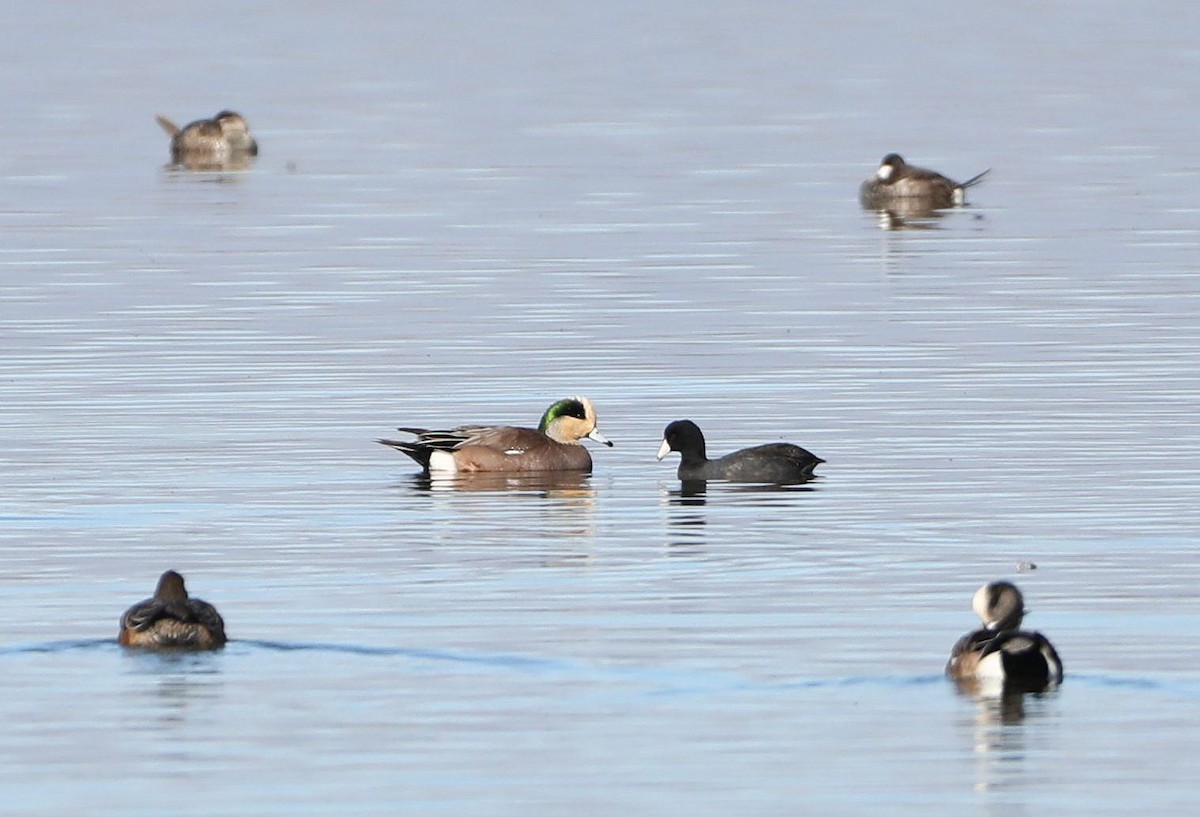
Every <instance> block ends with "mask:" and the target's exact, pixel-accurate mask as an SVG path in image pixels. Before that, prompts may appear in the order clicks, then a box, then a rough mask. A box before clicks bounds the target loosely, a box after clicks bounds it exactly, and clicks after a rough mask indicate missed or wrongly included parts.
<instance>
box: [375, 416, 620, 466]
mask: <svg viewBox="0 0 1200 817" xmlns="http://www.w3.org/2000/svg"><path fill="white" fill-rule="evenodd" d="M399 430H400V431H403V432H406V433H408V434H415V435H416V437H417V439H416V440H413V441H405V440H379V441H378V442H380V443H383V444H384V445H388V446H391V447H392V448H395V449H396V450H397V451H402V452H403V453H405V454H407V455H408V456H410V457H412V458H413V459H414V460H416V462H417V463H419V464H420V465H421V467H422V468H424V469H425V471H426V472H427V473H437V474H450V473H456V472H473V471H584V472H590V471H591V470H592V455H591V454H589V453H588V451H587V449H586V448H584V447H583V445H581V442H582V440H583V439H584V438H585V437H587V438H588V439H592V440H595V441H596V442H598V443H602V444H604V445H607V446H612V443H610V442H609V441H608V440H606V439H605V438H604V435H602V434H601V433H600V432H599V431H598V430H597V429H596V409H595V408H593V407H592V403H591V401H590V400H588V399H587V398H586V397H568V398H566V399H564V400H559V401H558V402H556V403H555V404H554V405H552V406H550V408H548V409H546V413H545V414H543V415H542V420H541V422H540V423H539V424H538V427H537V429H536V430H535V429H532V428H518V427H516V426H483V425H470V426H459V427H458V428H451V429H447V430H444V431H430V430H429V429H425V428H406V427H404V426H401V427H400V429H399Z"/></svg>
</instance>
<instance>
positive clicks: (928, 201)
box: [858, 153, 988, 210]
mask: <svg viewBox="0 0 1200 817" xmlns="http://www.w3.org/2000/svg"><path fill="white" fill-rule="evenodd" d="M987 173H988V171H987V170H985V171H983V173H980V174H978V175H976V176H972V177H971V178H970V179H967V180H966V181H965V182H961V183H960V182H956V181H954V180H953V179H949V178H947V177H945V176H943V175H942V174H941V173H938V172H936V171H933V170H926V169H925V168H923V167H916V166H915V165H910V164H908V163H907V162H905V161H904V159H903V158H902V157H901V156H900V155H899V154H898V153H889V154H888V155H887V156H884V157H883V161H882V162H881V163H880V164H879V169H878V170H877V171H875V175H874V176H872V177H871V178H870V179H867V180H866V181H865V182H863V183H862V187H860V188H859V191H858V198H859V201H861V202H862V206H863V207H866V208H867V209H870V210H885V209H888V208H889V207H892V206H904V207H912V206H919V207H922V208H927V209H929V210H941V209H944V208H946V207H954V206H956V205H961V204H966V200H967V199H966V190H967V188H969V187H974V186H975V185H977V184H979V183H980V182H981V181H983V177H984V176H986V175H987Z"/></svg>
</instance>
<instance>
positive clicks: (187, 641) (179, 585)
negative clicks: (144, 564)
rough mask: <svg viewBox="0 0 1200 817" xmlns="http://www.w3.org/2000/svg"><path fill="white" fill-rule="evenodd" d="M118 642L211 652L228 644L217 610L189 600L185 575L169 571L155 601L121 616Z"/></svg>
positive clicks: (140, 603) (132, 645)
mask: <svg viewBox="0 0 1200 817" xmlns="http://www.w3.org/2000/svg"><path fill="white" fill-rule="evenodd" d="M117 641H118V643H121V644H124V645H126V646H129V647H150V648H164V647H175V648H184V649H194V650H211V649H215V648H217V647H222V646H224V645H225V622H224V621H223V620H222V619H221V616H220V614H219V613H217V608H215V607H213V606H212V605H211V604H209V603H208V602H206V601H202V600H200V599H194V598H190V597H189V596H188V592H187V589H186V588H185V587H184V586H183V576H180V575H179V574H178V573H176V572H175V571H174V570H168V571H167V572H166V573H164V574H162V576H161V577H160V578H159V580H158V587H157V588H156V589H155V591H154V598H150V599H146V600H145V601H140V602H138V603H137V604H135V605H133V606H132V607H130V608H129V609H128V610H126V611H125V615H123V616H121V633H120V635H119V636H117Z"/></svg>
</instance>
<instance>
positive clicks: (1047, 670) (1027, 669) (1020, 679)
mask: <svg viewBox="0 0 1200 817" xmlns="http://www.w3.org/2000/svg"><path fill="white" fill-rule="evenodd" d="M971 609H972V610H974V611H975V614H976V615H978V616H979V618H980V620H981V621H982V622H983V627H982V628H981V629H978V630H975V631H973V632H970V633H967V634H966V635H964V636H963V637H962V638H960V639H959V640H958V642H957V643H956V644H955V645H954V648H953V649H952V650H951V652H950V660H949V661H948V662H947V664H946V674H947V675H949V676H950V677H951V678H953V679H955V680H956V681H960V682H967V683H969V684H974V685H979V686H981V687H983V686H987V687H991V686H994V685H997V684H999V685H1000V687H1001V688H1002V689H1003V690H1004V691H1009V692H1012V691H1020V692H1041V691H1043V690H1045V689H1046V688H1048V687H1050V686H1052V685H1055V684H1060V683H1062V679H1063V668H1062V661H1061V660H1060V659H1059V657H1058V653H1057V652H1056V651H1055V649H1054V646H1053V645H1052V644H1051V643H1050V641H1049V639H1047V638H1046V637H1045V636H1044V635H1042V634H1041V633H1039V632H1030V631H1026V630H1022V629H1021V622H1022V620H1023V619H1024V617H1025V613H1026V610H1025V600H1024V598H1023V597H1022V596H1021V591H1020V590H1018V589H1017V587H1016V585H1014V584H1012V583H1011V582H1003V581H1001V582H991V583H990V584H986V585H984V586H983V587H981V588H979V590H977V591H976V593H975V596H974V598H973V599H972V601H971ZM979 691H984V689H982V688H981V689H980V690H979Z"/></svg>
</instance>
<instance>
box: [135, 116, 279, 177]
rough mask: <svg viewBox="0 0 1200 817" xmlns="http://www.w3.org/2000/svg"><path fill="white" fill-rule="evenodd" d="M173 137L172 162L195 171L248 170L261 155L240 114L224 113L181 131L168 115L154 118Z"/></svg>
mask: <svg viewBox="0 0 1200 817" xmlns="http://www.w3.org/2000/svg"><path fill="white" fill-rule="evenodd" d="M154 119H155V121H156V122H158V124H159V126H160V127H161V128H162V129H163V130H164V131H166V132H167V135H168V136H170V137H171V161H172V162H174V163H175V164H177V165H183V166H184V167H187V168H189V169H192V170H207V169H238V168H244V167H247V166H248V165H249V164H250V159H252V158H253V157H255V156H257V155H258V142H256V141H254V138H253V137H252V136H251V135H250V129H249V127H248V126H247V125H246V120H245V119H243V118H242V116H241V114H237V113H234V112H233V111H221V112H220V113H218V114H217V115H216V116H214V117H213V118H212V119H197V120H196V121H195V122H190V123H188V124H187V125H184V126H183V127H182V128H181V127H179V126H178V125H176V124H175V123H174V122H172V121H171V120H170V119H167V118H166V117H165V116H156V117H154Z"/></svg>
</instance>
